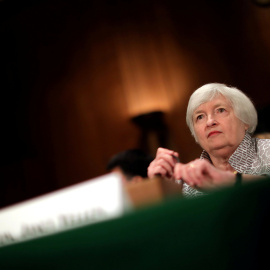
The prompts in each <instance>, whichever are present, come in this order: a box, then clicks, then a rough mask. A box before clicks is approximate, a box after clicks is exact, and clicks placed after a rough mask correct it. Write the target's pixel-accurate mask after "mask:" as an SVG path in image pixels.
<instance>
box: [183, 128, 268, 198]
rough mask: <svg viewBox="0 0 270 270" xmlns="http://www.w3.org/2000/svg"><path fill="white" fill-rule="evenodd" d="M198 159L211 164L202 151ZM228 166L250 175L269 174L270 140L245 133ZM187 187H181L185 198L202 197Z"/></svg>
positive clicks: (185, 185)
mask: <svg viewBox="0 0 270 270" xmlns="http://www.w3.org/2000/svg"><path fill="white" fill-rule="evenodd" d="M200 159H207V160H208V161H209V162H211V163H212V161H211V159H210V156H209V155H208V153H207V152H206V151H205V150H203V152H202V154H201V157H200ZM229 164H230V165H231V166H232V168H233V169H234V170H236V171H237V172H239V173H243V174H250V175H269V174H270V140H269V139H258V138H252V137H251V135H250V134H249V133H246V135H245V137H244V139H243V140H242V142H241V143H240V145H239V146H238V147H237V149H236V150H235V152H234V153H233V154H232V155H231V157H230V158H229ZM204 194H205V193H203V192H200V191H198V190H196V189H194V188H192V187H190V186H189V185H187V184H185V183H184V185H183V195H184V196H185V197H196V196H200V195H204Z"/></svg>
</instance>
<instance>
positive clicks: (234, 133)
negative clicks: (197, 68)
mask: <svg viewBox="0 0 270 270" xmlns="http://www.w3.org/2000/svg"><path fill="white" fill-rule="evenodd" d="M193 125H194V131H195V134H196V136H197V140H198V142H199V144H200V145H201V147H202V148H203V149H204V150H206V151H207V152H208V153H209V154H211V153H214V151H218V150H229V151H235V149H236V148H237V147H238V145H239V144H240V143H241V141H242V140H243V138H244V136H245V132H246V130H247V129H248V126H247V125H246V124H244V123H243V122H241V121H240V120H239V119H238V118H237V117H236V116H235V114H234V111H233V108H232V106H231V104H230V102H229V101H228V100H227V99H226V98H225V97H224V96H222V95H218V96H216V97H215V98H213V99H212V100H211V101H208V102H206V103H203V104H201V105H200V106H199V107H198V108H197V109H196V110H195V111H194V113H193Z"/></svg>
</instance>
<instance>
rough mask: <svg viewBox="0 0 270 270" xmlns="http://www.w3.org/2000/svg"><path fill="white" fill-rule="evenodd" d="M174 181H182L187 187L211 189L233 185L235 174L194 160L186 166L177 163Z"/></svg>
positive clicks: (206, 162)
mask: <svg viewBox="0 0 270 270" xmlns="http://www.w3.org/2000/svg"><path fill="white" fill-rule="evenodd" d="M174 177H175V179H182V180H183V181H184V182H186V183H187V184H188V185H190V186H191V187H194V188H198V189H212V188H217V187H224V186H228V185H233V184H234V183H235V177H236V176H235V174H234V173H233V172H230V171H222V170H219V169H217V168H215V167H214V166H213V165H212V164H211V163H209V162H208V161H207V160H204V159H196V160H194V161H192V162H189V163H187V164H182V163H177V164H176V165H175V168H174Z"/></svg>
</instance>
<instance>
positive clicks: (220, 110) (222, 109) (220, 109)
mask: <svg viewBox="0 0 270 270" xmlns="http://www.w3.org/2000/svg"><path fill="white" fill-rule="evenodd" d="M217 110H218V112H221V113H222V112H225V109H224V108H218V109H217Z"/></svg>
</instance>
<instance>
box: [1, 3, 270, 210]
mask: <svg viewBox="0 0 270 270" xmlns="http://www.w3.org/2000/svg"><path fill="white" fill-rule="evenodd" d="M181 2H182V1H181ZM186 2H188V1H186ZM217 2H218V3H217ZM1 5H3V6H2V7H3V8H2V12H3V10H4V11H5V12H4V13H3V14H2V17H1V18H2V19H1V31H2V34H3V36H4V42H3V43H2V45H1V46H2V50H1V51H2V55H3V58H2V59H3V61H1V62H2V63H1V73H2V75H3V80H2V86H1V91H2V100H1V110H2V111H1V119H2V135H1V136H2V137H1V147H2V149H3V150H2V154H1V164H0V174H1V190H2V195H1V196H0V197H1V201H0V202H1V206H3V205H7V204H10V203H14V202H16V201H21V200H24V199H27V198H30V197H33V196H37V195H39V194H43V193H45V192H49V191H51V190H55V189H58V188H61V187H65V186H68V185H71V184H74V183H77V182H80V181H83V180H86V179H90V178H93V177H96V176H99V175H102V174H104V173H106V171H105V166H106V163H107V161H108V159H109V158H110V157H111V156H112V155H113V154H115V153H116V152H118V151H121V150H125V149H127V148H134V147H139V138H140V130H139V128H138V127H137V126H135V124H133V123H132V122H131V120H130V119H131V117H134V116H136V115H138V114H142V113H147V112H150V111H155V110H162V111H164V112H165V120H166V123H167V124H168V128H169V131H168V132H169V135H170V142H169V146H170V147H172V148H174V149H175V150H176V151H179V153H180V156H181V159H182V161H183V162H187V161H189V160H191V159H194V158H197V157H198V155H199V154H200V151H201V149H200V148H199V146H198V145H196V144H195V142H194V140H193V138H192V137H191V136H190V132H189V130H188V129H187V127H186V124H185V110H186V106H187V102H188V98H189V96H190V94H191V93H192V92H193V91H194V90H195V89H196V88H198V87H199V86H201V85H202V84H205V83H208V82H222V83H227V84H231V85H234V86H237V87H238V88H240V89H242V90H243V91H245V92H246V93H247V94H248V95H249V96H250V97H251V98H252V99H253V101H254V103H255V105H256V106H257V107H258V108H260V107H263V106H268V105H269V103H270V93H269V91H268V85H269V83H270V76H269V75H270V35H269V29H270V8H260V7H257V6H255V5H254V4H252V2H251V1H244V0H234V1H213V0H208V1H207V0H204V1H199V0H198V1H192V3H189V2H188V3H181V4H175V1H128V3H127V1H83V0H81V1H71V0H70V1H60V0H58V1H37V2H35V3H34V4H28V5H27V4H25V5H24V6H23V4H21V6H19V4H18V6H16V7H15V6H11V5H8V4H7V3H1ZM153 151H154V150H153Z"/></svg>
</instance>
